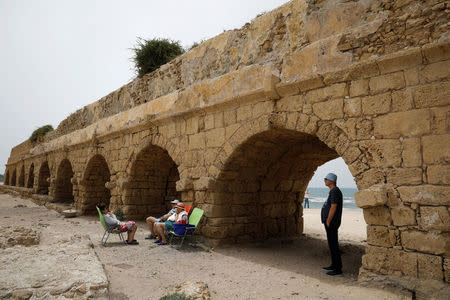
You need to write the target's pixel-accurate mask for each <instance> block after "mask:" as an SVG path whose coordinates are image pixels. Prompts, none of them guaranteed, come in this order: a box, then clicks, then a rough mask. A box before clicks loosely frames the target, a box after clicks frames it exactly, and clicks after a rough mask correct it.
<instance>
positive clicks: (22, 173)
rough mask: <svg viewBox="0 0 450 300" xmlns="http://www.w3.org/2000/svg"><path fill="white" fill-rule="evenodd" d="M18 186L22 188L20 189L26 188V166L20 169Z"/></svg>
mask: <svg viewBox="0 0 450 300" xmlns="http://www.w3.org/2000/svg"><path fill="white" fill-rule="evenodd" d="M17 186H20V187H23V186H25V166H24V165H22V167H21V168H20V173H19V178H18V182H17Z"/></svg>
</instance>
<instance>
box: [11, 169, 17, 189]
mask: <svg viewBox="0 0 450 300" xmlns="http://www.w3.org/2000/svg"><path fill="white" fill-rule="evenodd" d="M11 185H12V186H15V185H16V169H14V170H13V173H12V176H11Z"/></svg>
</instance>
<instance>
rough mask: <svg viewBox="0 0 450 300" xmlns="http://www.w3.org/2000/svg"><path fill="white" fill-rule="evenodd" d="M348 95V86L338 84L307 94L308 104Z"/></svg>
mask: <svg viewBox="0 0 450 300" xmlns="http://www.w3.org/2000/svg"><path fill="white" fill-rule="evenodd" d="M346 95H347V85H346V84H345V83H336V84H333V85H330V86H327V87H324V88H320V89H316V90H312V91H309V92H308V93H306V97H305V100H306V103H316V102H321V101H323V100H325V99H327V98H341V97H344V96H346Z"/></svg>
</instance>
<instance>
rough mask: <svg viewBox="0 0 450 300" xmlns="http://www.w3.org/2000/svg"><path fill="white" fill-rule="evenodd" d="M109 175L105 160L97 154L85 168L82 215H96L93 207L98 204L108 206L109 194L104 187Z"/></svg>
mask: <svg viewBox="0 0 450 300" xmlns="http://www.w3.org/2000/svg"><path fill="white" fill-rule="evenodd" d="M110 177H111V173H110V171H109V167H108V164H107V162H106V160H105V158H104V157H103V156H101V155H99V154H97V155H95V156H94V157H92V158H91V159H90V160H89V162H88V164H87V167H86V170H85V173H84V177H83V181H82V182H83V184H82V185H83V187H82V190H81V195H82V200H81V207H79V210H81V212H82V213H84V214H96V213H97V210H96V208H95V205H96V204H97V203H100V202H104V203H106V205H109V201H110V198H111V193H110V191H109V189H107V188H106V187H105V183H106V182H108V181H109V180H110Z"/></svg>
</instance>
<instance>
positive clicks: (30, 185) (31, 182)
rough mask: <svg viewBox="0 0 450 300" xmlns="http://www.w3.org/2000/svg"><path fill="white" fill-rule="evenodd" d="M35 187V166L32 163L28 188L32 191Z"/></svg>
mask: <svg viewBox="0 0 450 300" xmlns="http://www.w3.org/2000/svg"><path fill="white" fill-rule="evenodd" d="M33 185H34V164H33V163H32V164H31V165H30V171H29V172H28V181H27V188H30V189H32V188H33Z"/></svg>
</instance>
